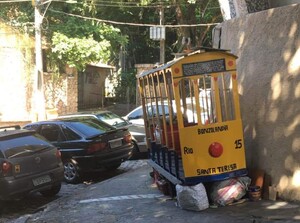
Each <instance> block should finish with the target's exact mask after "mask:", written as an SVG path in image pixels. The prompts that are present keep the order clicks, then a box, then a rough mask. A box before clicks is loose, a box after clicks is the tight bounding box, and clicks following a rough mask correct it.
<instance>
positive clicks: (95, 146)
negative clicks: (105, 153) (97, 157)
mask: <svg viewBox="0 0 300 223" xmlns="http://www.w3.org/2000/svg"><path fill="white" fill-rule="evenodd" d="M106 148H107V143H105V142H98V143H94V144H91V145H90V146H89V148H88V149H87V153H88V154H91V153H95V152H98V151H101V150H104V149H106Z"/></svg>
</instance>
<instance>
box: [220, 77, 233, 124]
mask: <svg viewBox="0 0 300 223" xmlns="http://www.w3.org/2000/svg"><path fill="white" fill-rule="evenodd" d="M218 85H219V92H220V95H219V97H220V103H221V112H222V121H230V120H234V119H235V112H234V106H235V104H234V99H233V92H232V86H231V74H230V73H223V74H222V75H221V78H220V80H219V81H218Z"/></svg>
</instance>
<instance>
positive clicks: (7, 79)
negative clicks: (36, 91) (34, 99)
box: [0, 21, 34, 122]
mask: <svg viewBox="0 0 300 223" xmlns="http://www.w3.org/2000/svg"><path fill="white" fill-rule="evenodd" d="M33 61H34V41H33V40H32V39H31V38H29V36H28V35H24V34H20V33H19V32H18V31H17V30H15V29H13V28H11V27H9V26H7V25H5V24H4V23H2V22H1V21H0V95H1V100H0V121H3V122H4V121H11V120H12V117H13V118H14V119H17V120H22V121H24V120H29V119H30V110H31V99H30V98H31V95H32V87H33V84H32V74H33V72H34V63H33Z"/></svg>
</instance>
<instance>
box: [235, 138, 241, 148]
mask: <svg viewBox="0 0 300 223" xmlns="http://www.w3.org/2000/svg"><path fill="white" fill-rule="evenodd" d="M234 144H235V148H236V149H240V148H242V146H243V144H242V139H237V140H235V141H234Z"/></svg>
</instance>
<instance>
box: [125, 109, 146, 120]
mask: <svg viewBox="0 0 300 223" xmlns="http://www.w3.org/2000/svg"><path fill="white" fill-rule="evenodd" d="M142 117H143V109H142V108H139V109H137V110H135V111H134V112H132V113H131V114H130V115H129V116H128V119H138V118H142Z"/></svg>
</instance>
